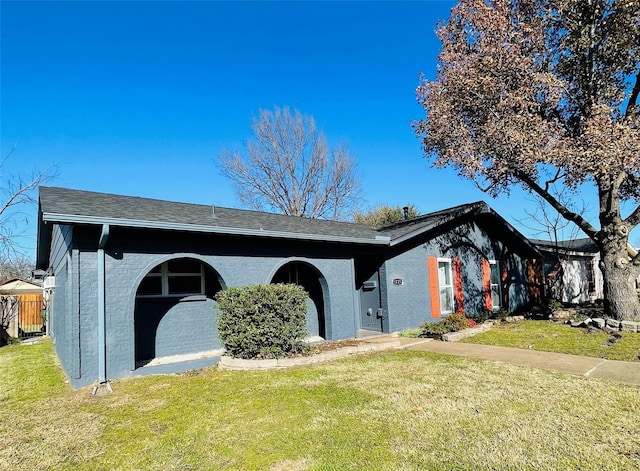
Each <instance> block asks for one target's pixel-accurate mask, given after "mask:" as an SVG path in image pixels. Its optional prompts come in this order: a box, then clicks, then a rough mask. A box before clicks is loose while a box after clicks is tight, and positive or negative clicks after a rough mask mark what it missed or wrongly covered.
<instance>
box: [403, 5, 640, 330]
mask: <svg viewBox="0 0 640 471" xmlns="http://www.w3.org/2000/svg"><path fill="white" fill-rule="evenodd" d="M438 37H439V38H440V40H441V41H442V50H441V52H440V55H439V60H438V71H437V76H436V78H435V80H433V81H430V80H423V83H422V84H421V85H420V86H419V87H418V90H417V94H418V100H419V102H420V103H421V104H422V105H423V106H424V108H425V111H426V118H425V119H424V120H422V121H419V122H416V123H414V129H415V131H416V132H417V134H418V135H419V136H420V137H421V138H422V139H423V146H424V150H425V152H426V154H428V155H429V156H433V159H434V164H435V165H436V166H437V167H443V166H452V167H454V168H455V169H456V170H457V171H458V172H459V174H460V175H461V176H463V177H465V178H469V179H472V180H473V181H474V182H476V184H477V185H478V186H479V187H480V188H482V189H483V190H485V191H487V192H488V193H490V194H491V195H493V196H496V195H498V194H500V193H508V192H509V189H510V188H511V187H512V186H513V185H516V184H520V185H523V186H524V188H526V189H528V190H530V191H532V192H533V193H535V194H537V195H539V196H540V197H542V198H543V199H544V200H545V201H546V202H547V203H548V204H550V205H551V206H552V207H553V208H554V209H555V210H557V211H558V212H559V213H560V214H561V215H562V216H563V217H565V218H566V219H568V220H570V221H572V222H574V223H575V224H577V225H578V227H580V229H582V231H584V232H585V233H586V234H587V235H588V236H589V237H590V238H592V239H593V240H594V242H596V244H598V246H599V247H600V249H601V253H602V268H603V273H604V275H605V298H606V301H607V307H608V308H609V310H610V313H611V314H612V315H614V316H616V317H618V318H633V317H640V305H639V304H638V301H637V297H635V295H633V292H632V289H631V284H632V280H633V279H634V278H635V277H636V276H637V275H638V272H639V270H640V257H635V258H634V259H633V260H632V261H631V262H629V260H628V256H627V243H628V234H629V232H630V231H631V229H633V228H634V227H635V226H637V225H638V223H640V206H639V205H638V203H639V202H640V110H639V107H638V94H639V92H640V2H638V1H636V0H618V1H613V0H586V1H585V0H513V1H508V0H460V1H459V2H458V4H457V6H456V7H455V8H454V9H453V10H452V12H451V17H450V19H449V21H448V22H447V23H446V24H442V25H440V27H439V29H438ZM584 183H588V184H593V186H594V187H595V188H596V191H597V196H598V201H599V228H598V224H597V223H596V224H592V223H591V222H590V221H588V220H586V219H585V218H584V217H583V216H582V215H581V214H579V213H577V212H575V211H573V210H572V209H571V208H570V207H568V206H567V205H566V204H563V202H562V201H559V200H558V199H557V198H556V197H555V196H554V194H553V193H552V191H550V188H551V187H552V185H564V186H565V187H566V188H567V189H568V190H573V191H575V192H577V191H578V189H580V188H581V185H582V184H584ZM623 202H627V203H628V204H631V205H633V208H632V210H631V211H630V214H628V215H626V217H623V215H622V213H621V204H622V203H623Z"/></svg>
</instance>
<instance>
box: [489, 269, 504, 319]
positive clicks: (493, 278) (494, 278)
mask: <svg viewBox="0 0 640 471" xmlns="http://www.w3.org/2000/svg"><path fill="white" fill-rule="evenodd" d="M489 268H490V270H491V271H490V275H489V280H490V282H491V304H492V305H493V309H500V306H502V301H501V297H500V269H499V265H498V262H496V261H495V260H489Z"/></svg>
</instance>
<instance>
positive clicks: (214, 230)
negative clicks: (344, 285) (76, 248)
mask: <svg viewBox="0 0 640 471" xmlns="http://www.w3.org/2000/svg"><path fill="white" fill-rule="evenodd" d="M42 221H44V222H45V223H46V222H52V223H61V224H96V225H103V224H108V225H110V226H120V227H132V228H141V229H161V230H170V231H187V232H201V233H210V234H225V235H241V236H254V237H269V238H274V239H299V240H313V241H323V242H338V243H350V244H370V245H389V243H390V238H389V237H382V236H376V237H375V239H373V238H372V239H367V238H361V237H344V236H335V235H321V234H307V233H298V232H288V231H272V230H263V229H243V228H234V227H224V226H222V227H221V226H206V225H200V224H184V223H171V222H160V221H142V220H137V219H122V218H104V217H96V216H81V215H75V214H73V215H70V214H59V213H43V214H42Z"/></svg>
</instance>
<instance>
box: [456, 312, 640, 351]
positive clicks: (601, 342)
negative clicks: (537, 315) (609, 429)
mask: <svg viewBox="0 0 640 471" xmlns="http://www.w3.org/2000/svg"><path fill="white" fill-rule="evenodd" d="M618 334H620V338H619V339H615V340H614V339H613V338H612V335H610V334H606V333H604V332H602V331H591V332H588V331H587V330H586V329H581V328H575V327H569V326H568V325H565V324H557V323H555V322H552V321H532V320H527V321H521V322H514V323H502V324H497V325H494V326H493V327H492V329H491V330H489V331H487V332H485V333H482V334H478V335H476V336H474V337H469V338H466V339H464V340H461V342H466V343H478V344H484V345H498V346H502V347H515V348H529V349H532V350H540V351H544V352H556V353H570V354H572V355H583V356H589V357H596V358H606V359H607V360H623V361H640V358H638V356H639V355H640V334H638V333H633V332H618Z"/></svg>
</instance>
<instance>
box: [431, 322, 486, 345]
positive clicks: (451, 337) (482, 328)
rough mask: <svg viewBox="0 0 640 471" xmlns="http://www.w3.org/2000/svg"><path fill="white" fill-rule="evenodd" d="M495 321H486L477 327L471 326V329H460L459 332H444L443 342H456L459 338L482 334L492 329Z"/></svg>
mask: <svg viewBox="0 0 640 471" xmlns="http://www.w3.org/2000/svg"><path fill="white" fill-rule="evenodd" d="M492 325H493V323H490V322H485V323H484V324H480V325H479V326H477V327H471V328H470V329H464V330H459V331H458V332H449V333H448V334H442V337H441V339H442V341H443V342H456V341H458V340H462V339H466V338H467V337H473V336H474V335H477V334H481V333H482V332H486V331H487V330H489V329H491V326H492Z"/></svg>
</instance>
